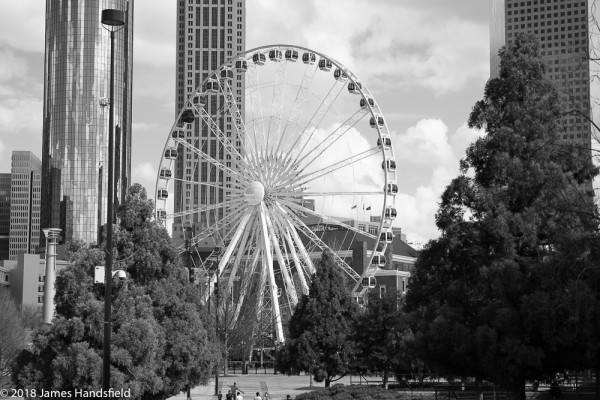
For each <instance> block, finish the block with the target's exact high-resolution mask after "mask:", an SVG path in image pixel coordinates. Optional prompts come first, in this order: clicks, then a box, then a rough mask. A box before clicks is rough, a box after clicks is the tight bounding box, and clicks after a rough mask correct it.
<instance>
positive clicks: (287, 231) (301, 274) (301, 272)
mask: <svg viewBox="0 0 600 400" xmlns="http://www.w3.org/2000/svg"><path fill="white" fill-rule="evenodd" d="M274 219H275V223H276V224H277V225H278V227H279V230H280V231H282V232H284V237H285V240H286V242H287V247H288V249H289V253H290V255H291V256H292V260H293V261H294V265H295V266H296V272H297V275H298V279H299V280H300V286H301V289H302V293H303V294H308V283H307V282H306V277H305V276H304V269H303V267H302V264H301V263H300V258H299V257H298V253H296V246H295V244H294V241H293V239H292V236H291V235H290V229H289V227H288V226H287V224H286V223H285V221H284V220H283V218H282V216H281V215H280V213H274ZM309 260H310V258H309ZM305 262H306V261H305ZM307 269H308V268H307Z"/></svg>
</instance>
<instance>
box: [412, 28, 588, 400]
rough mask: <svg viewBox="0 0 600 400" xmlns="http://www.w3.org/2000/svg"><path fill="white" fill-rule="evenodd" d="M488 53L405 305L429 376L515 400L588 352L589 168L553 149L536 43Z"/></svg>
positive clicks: (557, 110)
mask: <svg viewBox="0 0 600 400" xmlns="http://www.w3.org/2000/svg"><path fill="white" fill-rule="evenodd" d="M500 55H501V64H500V76H499V77H498V78H494V79H490V80H489V81H488V83H487V85H486V88H485V93H484V99H483V100H481V101H479V102H477V103H476V104H475V106H474V108H473V111H472V113H471V115H470V118H469V126H470V127H472V128H478V129H485V130H486V133H487V135H486V136H485V137H483V138H481V139H479V140H478V141H477V142H475V143H474V144H472V145H471V146H470V147H469V148H468V150H467V153H466V157H465V158H464V159H463V160H462V161H461V173H462V174H461V175H460V176H459V177H457V178H455V179H454V180H453V181H452V182H451V183H450V185H449V186H448V187H447V188H446V190H445V191H444V193H443V195H442V199H441V205H440V208H439V210H438V213H437V214H436V224H437V226H438V227H439V229H440V230H441V232H442V235H441V237H440V238H439V239H437V240H434V241H431V242H430V243H429V244H428V245H427V246H426V248H425V249H424V250H423V252H422V253H421V255H420V256H419V258H418V260H417V263H416V265H415V273H414V274H413V276H412V277H411V280H410V286H409V288H410V290H409V292H408V295H407V299H406V308H407V311H409V312H411V313H412V317H413V318H411V320H412V321H414V325H413V329H414V331H415V341H416V344H417V347H418V350H419V355H420V356H421V357H422V358H423V359H424V360H425V361H426V362H428V363H429V364H430V365H431V366H432V367H434V368H435V369H436V370H437V371H438V372H442V373H447V374H454V375H459V376H474V377H478V378H486V379H491V380H492V381H494V382H496V383H499V384H502V385H505V386H507V387H508V388H509V389H510V390H511V391H512V392H513V393H514V394H515V396H516V398H517V399H524V398H525V393H524V390H525V379H526V378H534V377H538V376H539V374H541V373H543V372H552V371H554V372H556V370H557V368H569V367H572V368H577V367H583V366H585V365H589V363H590V362H591V359H590V354H589V352H588V351H587V350H586V348H587V347H588V346H592V348H594V349H597V348H598V340H597V336H596V338H594V337H593V335H594V334H596V335H597V333H598V329H597V328H598V323H597V318H598V316H599V314H598V312H599V304H600V302H599V297H598V282H599V281H598V276H599V274H598V262H597V261H596V260H597V258H596V259H595V260H594V259H593V258H592V257H590V254H591V253H592V250H591V247H590V243H589V242H590V239H594V240H597V238H598V224H597V221H598V219H597V218H598V212H597V209H596V208H595V207H594V205H593V202H592V199H591V198H590V197H589V196H583V195H582V194H581V193H580V191H579V190H578V188H577V185H578V184H579V183H581V182H583V181H585V180H587V179H591V178H593V177H594V176H595V175H596V174H597V170H596V169H595V168H593V166H592V165H591V162H590V159H589V151H588V154H587V157H586V152H585V150H584V149H578V148H573V147H567V146H563V145H562V144H561V142H560V141H559V133H560V126H559V124H558V120H559V117H560V115H561V107H560V103H559V97H558V94H557V91H556V89H555V88H554V87H553V86H552V84H551V83H550V82H549V81H548V80H547V79H546V78H545V77H544V73H545V64H544V63H543V61H542V59H541V58H540V57H539V52H538V43H537V40H536V39H535V38H534V37H533V36H526V35H517V36H516V38H515V40H514V43H513V44H511V45H510V46H509V47H507V48H504V49H502V50H501V52H500ZM586 248H588V249H590V251H585V249H586ZM594 251H596V250H594ZM583 299H585V300H584V301H582V300H583ZM594 318H596V320H594ZM575 327H576V329H574V328H575ZM586 354H587V355H586Z"/></svg>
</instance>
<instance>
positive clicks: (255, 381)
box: [170, 374, 350, 400]
mask: <svg viewBox="0 0 600 400" xmlns="http://www.w3.org/2000/svg"><path fill="white" fill-rule="evenodd" d="M261 381H262V382H261ZM223 382H226V384H223ZM233 382H236V383H237V386H238V387H239V388H240V389H241V390H242V391H243V392H244V393H243V394H242V395H243V396H244V400H252V399H253V398H254V396H256V392H260V395H261V397H262V396H263V395H264V394H265V393H264V391H263V390H261V387H264V384H266V385H267V387H268V388H269V394H270V395H271V399H272V400H282V399H285V396H286V395H288V394H289V395H290V396H292V398H294V397H296V396H297V395H298V394H300V393H304V392H309V391H311V390H314V389H318V388H323V387H325V384H324V383H323V382H321V383H317V382H313V387H310V376H308V375H299V376H298V375H293V376H287V375H281V374H277V375H273V374H266V375H262V374H257V375H255V374H248V375H233V374H228V375H227V376H219V384H220V385H222V389H221V392H222V393H223V399H225V394H226V393H227V391H228V390H229V386H227V385H233ZM261 383H262V385H261ZM334 383H343V384H345V385H348V384H350V378H349V377H344V378H342V379H340V380H339V381H337V382H334ZM214 393H215V380H214V378H212V379H211V380H210V382H209V383H208V385H207V386H198V387H195V388H194V389H192V399H194V400H197V399H198V400H205V399H216V396H215V395H214ZM186 399H187V394H186V393H179V395H177V396H175V397H171V398H170V400H186Z"/></svg>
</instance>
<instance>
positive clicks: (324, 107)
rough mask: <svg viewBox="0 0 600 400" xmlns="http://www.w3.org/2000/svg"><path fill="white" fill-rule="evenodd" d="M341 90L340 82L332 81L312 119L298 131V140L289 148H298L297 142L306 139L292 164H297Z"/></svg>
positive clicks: (342, 86) (342, 87)
mask: <svg viewBox="0 0 600 400" xmlns="http://www.w3.org/2000/svg"><path fill="white" fill-rule="evenodd" d="M343 89H344V84H343V83H342V82H341V81H338V80H336V81H334V83H333V85H332V86H331V89H329V92H328V93H327V95H326V96H325V98H323V100H322V101H321V103H320V104H319V107H318V108H317V110H316V111H315V113H314V114H313V116H312V118H311V119H310V120H309V121H308V123H307V124H306V125H305V126H304V129H302V130H301V131H300V135H298V138H297V139H296V141H295V142H294V144H293V145H292V147H291V148H292V149H293V148H296V147H297V146H299V143H298V142H299V140H300V139H301V138H303V136H305V135H306V136H307V137H306V139H305V140H304V144H303V145H302V147H301V148H300V150H299V151H298V152H297V153H296V157H295V159H294V161H293V164H297V163H298V157H299V155H300V154H302V153H303V152H304V149H305V148H306V146H307V145H308V143H310V140H311V139H312V137H313V135H314V133H315V132H316V131H317V128H318V127H319V125H320V124H321V121H322V120H323V118H324V117H325V115H326V114H327V113H328V112H329V110H330V109H331V107H332V106H333V104H334V103H335V100H336V99H337V98H338V96H339V95H340V93H341V92H342V90H343ZM289 155H290V157H291V155H292V152H290V153H289Z"/></svg>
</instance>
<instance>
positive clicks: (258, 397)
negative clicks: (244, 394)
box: [254, 392, 262, 400]
mask: <svg viewBox="0 0 600 400" xmlns="http://www.w3.org/2000/svg"><path fill="white" fill-rule="evenodd" d="M254 400H262V397H260V392H256V396H254Z"/></svg>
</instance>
